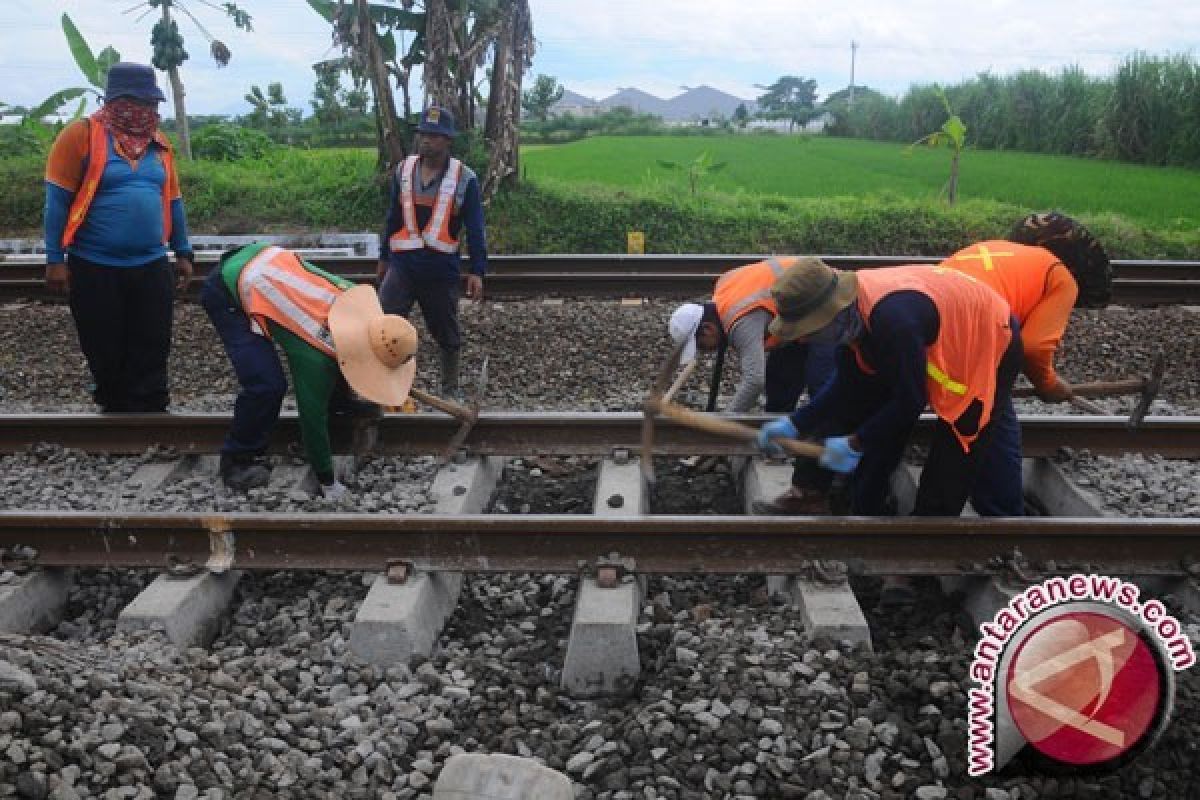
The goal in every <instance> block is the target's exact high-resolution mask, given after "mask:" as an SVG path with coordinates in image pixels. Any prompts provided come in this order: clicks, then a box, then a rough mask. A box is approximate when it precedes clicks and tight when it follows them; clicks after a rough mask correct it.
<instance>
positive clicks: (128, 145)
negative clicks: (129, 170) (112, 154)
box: [92, 97, 158, 161]
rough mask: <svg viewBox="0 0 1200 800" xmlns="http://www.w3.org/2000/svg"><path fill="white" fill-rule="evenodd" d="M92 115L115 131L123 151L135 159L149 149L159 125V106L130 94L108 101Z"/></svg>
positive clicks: (116, 139) (118, 143)
mask: <svg viewBox="0 0 1200 800" xmlns="http://www.w3.org/2000/svg"><path fill="white" fill-rule="evenodd" d="M92 119H94V120H96V121H97V122H99V123H100V124H101V125H103V126H104V127H105V128H106V129H107V130H108V132H109V133H111V134H112V137H113V139H114V140H115V141H116V143H117V149H118V150H120V151H121V154H122V155H123V156H125V157H126V158H129V159H132V160H134V161H136V160H138V159H139V158H141V157H142V156H143V155H144V154H145V153H146V148H147V147H149V146H150V140H151V139H152V138H153V137H154V131H155V130H157V129H158V109H157V108H155V107H154V106H146V105H142V104H141V103H138V102H136V101H134V100H132V99H130V98H128V97H118V98H116V99H115V100H110V101H108V102H107V103H105V104H104V107H103V108H101V109H100V110H99V111H97V112H96V113H95V114H93V115H92Z"/></svg>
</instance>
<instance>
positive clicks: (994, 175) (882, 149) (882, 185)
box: [522, 134, 1200, 230]
mask: <svg viewBox="0 0 1200 800" xmlns="http://www.w3.org/2000/svg"><path fill="white" fill-rule="evenodd" d="M704 152H708V153H709V154H710V156H711V158H712V159H713V160H714V161H717V162H721V161H724V162H726V164H727V165H726V166H725V167H724V168H723V169H722V170H720V171H718V172H716V173H714V174H712V175H709V176H706V177H704V178H702V179H701V181H700V186H701V188H702V189H711V190H714V191H718V192H736V191H744V192H749V193H753V194H763V195H781V196H785V197H837V196H842V197H844V196H851V197H854V196H877V197H888V196H899V197H913V198H933V197H937V196H938V195H939V193H940V192H941V191H942V189H943V186H944V185H945V183H946V179H947V177H948V174H949V165H950V151H949V150H947V149H931V148H924V147H922V148H915V149H911V150H910V149H909V148H908V147H906V146H904V145H898V144H891V143H886V142H872V141H862V140H854V139H838V138H832V137H823V136H755V135H732V134H731V135H728V136H703V137H699V136H697V137H684V136H646V137H635V136H611V137H605V136H598V137H592V138H588V139H583V140H581V141H578V142H571V143H568V144H561V145H552V146H534V147H527V148H524V150H523V156H522V166H523V169H524V171H525V174H526V175H527V176H528V177H529V178H532V179H535V180H537V179H545V180H552V181H555V182H562V183H567V184H571V183H595V184H604V185H609V186H618V187H643V188H660V189H662V190H665V191H672V192H673V191H682V192H687V191H688V187H687V179H686V177H685V176H684V174H683V173H681V172H676V171H670V170H667V169H664V168H663V167H661V166H659V164H658V163H657V161H658V160H659V159H662V160H667V161H674V162H676V163H682V164H684V165H686V164H687V163H688V162H690V161H692V160H693V159H695V158H696V157H697V156H699V155H700V154H701V153H704ZM959 197H960V198H978V199H990V200H997V201H1001V202H1006V203H1012V204H1015V205H1018V206H1020V207H1024V208H1030V209H1058V210H1062V211H1065V212H1067V213H1077V214H1078V213H1086V214H1097V213H1104V212H1113V213H1117V214H1120V215H1123V216H1125V217H1127V218H1128V219H1130V220H1137V221H1139V222H1142V223H1143V224H1147V225H1150V226H1152V227H1155V228H1159V229H1163V230H1195V229H1196V228H1200V171H1197V170H1188V169H1182V168H1176V167H1144V166H1137V165H1132V164H1123V163H1119V162H1114V161H1100V160H1095V159H1084V158H1071V157H1067V156H1048V155H1034V154H1029V153H1016V152H1003V151H988V150H967V151H966V152H964V153H963V156H962V163H961V167H960V178H959Z"/></svg>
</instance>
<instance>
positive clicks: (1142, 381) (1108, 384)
mask: <svg viewBox="0 0 1200 800" xmlns="http://www.w3.org/2000/svg"><path fill="white" fill-rule="evenodd" d="M1165 370H1166V357H1165V356H1164V355H1163V353H1162V351H1159V353H1158V355H1157V356H1155V358H1154V366H1153V367H1152V368H1151V370H1150V374H1149V375H1143V376H1142V377H1140V378H1126V379H1124V380H1119V381H1094V382H1092V383H1080V384H1076V385H1075V386H1072V387H1071V400H1070V402H1071V405H1073V406H1075V407H1076V408H1079V409H1082V410H1084V411H1087V412H1088V413H1090V414H1100V415H1106V414H1108V411H1107V410H1105V409H1104V408H1101V407H1100V406H1098V405H1096V404H1095V403H1092V402H1089V401H1088V400H1087V399H1085V398H1088V397H1116V396H1119V395H1127V394H1136V395H1140V397H1139V398H1138V403H1137V405H1136V406H1135V407H1134V409H1133V413H1132V414H1130V415H1129V421H1128V423H1126V424H1127V425H1129V427H1130V428H1136V427H1138V426H1139V425H1141V424H1142V420H1143V419H1145V417H1146V414H1147V413H1148V412H1149V411H1150V404H1151V403H1152V402H1154V398H1155V397H1157V396H1158V392H1159V390H1160V389H1162V379H1163V372H1164V371H1165ZM1033 394H1035V391H1034V389H1032V388H1030V387H1018V388H1017V389H1014V390H1013V397H1030V396H1032V395H1033Z"/></svg>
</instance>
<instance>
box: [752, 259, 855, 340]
mask: <svg viewBox="0 0 1200 800" xmlns="http://www.w3.org/2000/svg"><path fill="white" fill-rule="evenodd" d="M771 296H772V297H773V298H774V299H775V306H776V309H777V311H776V316H775V319H773V320H771V325H770V327H769V328H768V329H767V330H768V332H769V333H770V334H771V335H772V336H776V337H778V338H780V339H784V340H786V341H791V340H794V339H800V338H803V337H805V336H808V335H809V334H812V333H815V332H816V331H819V330H820V329H821V328H824V327H825V326H826V325H828V324H829V323H830V322H831V321H832V320H833V318H834V317H836V316H837V315H838V313H839V312H840V311H841V310H842V309H844V308H846V306H848V305H850V304H851V303H853V302H854V300H855V298H857V297H858V275H856V274H855V273H854V272H849V271H842V270H837V269H834V268H833V267H831V266H829V265H828V264H826V263H825V262H824V261H822V260H821V259H819V258H816V257H813V256H805V257H803V258H799V259H797V260H796V263H795V264H793V265H792V266H791V267H789V268H788V270H787V271H786V272H784V273H783V274H782V275H780V276H779V278H778V279H777V280H776V281H775V285H774V287H772V289H771Z"/></svg>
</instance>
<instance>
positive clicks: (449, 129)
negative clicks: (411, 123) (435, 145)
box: [417, 106, 458, 139]
mask: <svg viewBox="0 0 1200 800" xmlns="http://www.w3.org/2000/svg"><path fill="white" fill-rule="evenodd" d="M417 133H434V134H437V135H438V136H449V137H450V138H451V139H453V138H454V137H455V136H457V135H458V131H456V130H454V114H452V113H451V112H450V110H449V109H447V108H443V107H442V106H430V107H429V108H427V109H425V110H424V111H422V112H421V122H420V123H419V124H418V125H417Z"/></svg>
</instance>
